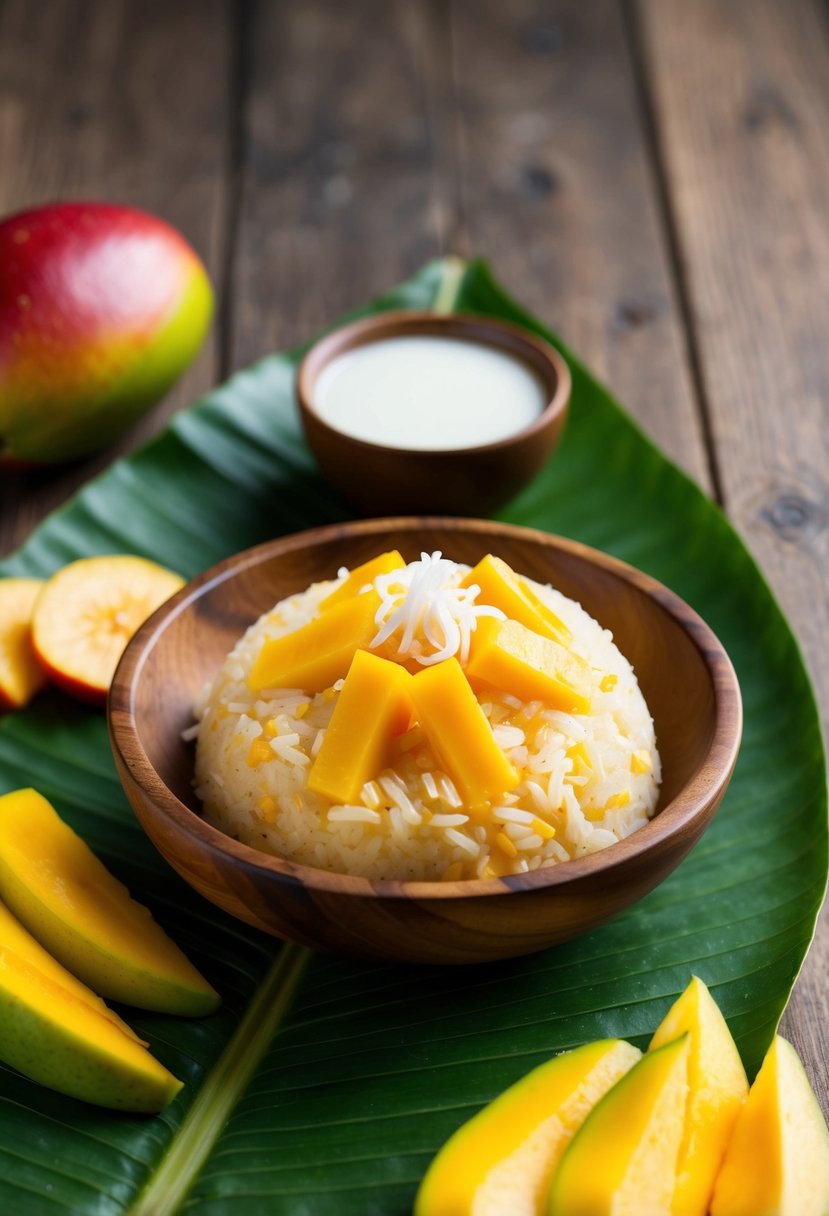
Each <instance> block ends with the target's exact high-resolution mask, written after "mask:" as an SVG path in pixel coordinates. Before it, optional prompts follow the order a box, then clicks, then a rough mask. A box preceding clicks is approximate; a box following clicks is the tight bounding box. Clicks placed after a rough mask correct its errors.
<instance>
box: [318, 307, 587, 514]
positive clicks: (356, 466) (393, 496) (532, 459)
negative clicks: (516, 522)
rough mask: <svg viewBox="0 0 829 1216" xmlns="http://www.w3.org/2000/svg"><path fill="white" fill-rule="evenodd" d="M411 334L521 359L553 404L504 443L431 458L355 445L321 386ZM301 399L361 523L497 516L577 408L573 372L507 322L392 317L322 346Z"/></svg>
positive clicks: (324, 457)
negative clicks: (340, 359) (333, 367)
mask: <svg viewBox="0 0 829 1216" xmlns="http://www.w3.org/2000/svg"><path fill="white" fill-rule="evenodd" d="M413 334H419V335H429V336H432V337H434V336H437V337H444V338H463V339H465V340H466V341H471V342H479V343H481V344H482V345H483V346H488V347H496V348H497V349H499V350H503V351H506V352H507V353H508V354H510V355H514V356H516V357H517V358H519V359H520V360H521V361H522V362H523V363H526V364H528V365H529V366H530V367H531V368H532V369H533V370H534V371H535V372H537V373H538V375H539V376H540V377H541V381H542V383H543V384H544V387H545V390H546V393H547V402H548V403H547V406H546V407H545V409H544V411H543V412H542V413H541V414H540V415H539V416H538V418H537V419H536V420H535V422H533V423H532V424H531V425H530V426H528V427H525V428H524V429H523V430H521V431H517V432H516V433H515V434H514V435H509V436H508V437H507V438H506V439H501V440H499V441H498V442H496V443H487V444H484V445H482V446H480V447H468V448H456V449H446V450H439V449H430V450H427V451H421V450H413V449H409V448H394V447H387V446H386V445H384V444H381V443H368V442H366V441H365V440H362V439H355V438H353V437H352V436H351V435H345V434H343V432H342V431H338V430H336V428H334V427H332V426H330V425H329V423H327V422H325V421H324V420H323V419H322V418H321V417H320V415H319V414H318V413H317V411H316V408H315V406H314V385H315V384H316V381H317V377H318V376H319V375H320V373H321V372H322V370H323V368H324V367H325V366H326V365H327V364H329V363H330V362H331V361H332V360H333V359H335V358H337V356H339V355H342V354H344V353H345V352H346V351H348V350H353V349H355V348H356V347H358V346H365V345H367V344H368V343H370V342H377V341H380V340H381V339H383V338H399V337H405V336H411V335H413ZM297 397H298V400H299V409H300V414H301V417H302V424H303V426H304V428H305V434H306V436H307V439H308V443H309V444H310V446H311V449H312V451H313V452H314V455H315V456H316V458H317V460H318V461H319V463H320V467H321V468H322V471H323V473H324V474H325V476H326V477H327V478H328V480H329V481H330V482H331V484H332V485H333V486H334V487H335V489H336V490H337V491H338V492H339V493H340V494H341V495H342V497H343V498H344V499H345V500H346V501H347V502H349V503H350V504H351V505H352V506H353V507H354V508H356V510H357V511H359V512H360V513H361V514H362V515H408V514H422V513H424V512H428V513H429V514H430V515H444V514H446V515H489V514H492V513H493V512H494V511H496V510H498V508H499V507H502V506H503V505H504V503H506V502H509V500H510V499H511V498H513V497H514V496H515V495H516V494H517V493H518V491H519V490H520V489H522V488H523V486H524V485H525V484H526V483H527V482H528V481H529V480H530V478H531V477H533V476H534V475H535V474H536V473H537V472H538V470H539V469H540V468H541V466H542V465H543V464H544V462H545V461H546V459H547V457H548V456H549V455H550V454H551V452H552V451H553V449H554V448H555V446H556V444H557V443H558V440H559V436H560V435H561V431H562V428H563V427H564V420H565V418H566V416H567V407H568V405H569V402H570V371H569V369H568V367H567V364H566V363H565V362H564V360H563V359H562V357H561V355H559V353H558V351H556V350H554V348H553V347H552V346H550V344H549V343H548V342H543V341H542V340H541V339H540V338H536V337H535V336H534V335H533V334H530V333H527V332H526V331H525V330H523V329H519V328H518V327H517V326H515V325H508V324H507V323H506V322H504V321H494V320H492V319H491V318H488V317H474V316H461V315H454V316H438V315H436V314H435V313H429V312H386V313H382V314H381V315H379V316H374V317H366V318H364V319H363V320H361V321H355V322H354V323H353V324H352V325H346V326H344V327H343V328H342V329H337V330H335V331H334V332H333V333H330V334H328V335H327V336H326V337H324V338H321V339H320V341H319V342H316V343H315V344H314V345H313V346H312V347H311V349H310V350H309V351H308V353H307V354H306V356H305V358H304V359H303V360H302V363H301V364H300V365H299V371H298V373H297Z"/></svg>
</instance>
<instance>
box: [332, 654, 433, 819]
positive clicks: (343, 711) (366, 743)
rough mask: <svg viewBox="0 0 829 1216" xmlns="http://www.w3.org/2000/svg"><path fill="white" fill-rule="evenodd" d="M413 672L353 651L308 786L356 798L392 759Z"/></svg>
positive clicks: (338, 797)
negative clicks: (410, 672)
mask: <svg viewBox="0 0 829 1216" xmlns="http://www.w3.org/2000/svg"><path fill="white" fill-rule="evenodd" d="M412 678H413V677H412V676H411V675H409V673H408V671H406V669H405V667H400V666H399V665H398V664H397V663H391V662H389V660H388V659H381V658H380V657H379V656H378V655H374V654H370V653H369V652H368V651H367V650H358V651H357V653H356V654H355V655H354V658H353V660H352V663H351V667H350V668H349V669H348V675H347V676H346V678H345V683H344V684H343V687H342V691H341V692H340V695H339V697H338V699H337V704H336V706H335V708H334V713H333V715H332V717H331V721H330V722H329V724H328V726H327V728H326V731H325V737H324V739H323V743H322V747H321V748H320V750H319V752H318V753H317V757H316V759H315V760H314V763H313V764H312V766H311V771H310V772H309V774H308V789H309V790H311V791H313V793H315V794H322V795H323V796H324V797H326V798H330V799H331V801H332V802H342V803H354V802H356V801H357V799H358V798H359V795H360V790H361V789H362V788H363V786H364V785H365V783H366V782H367V781H370V780H371V778H372V777H376V776H377V775H378V773H380V772H381V771H382V770H383V769H384V768H385V767H386V766H387V765H388V764H389V763H390V762H391V760H392V754H391V752H392V746H393V743H394V740H395V738H396V737H397V736H398V735H402V734H403V732H404V731H405V730H406V729H407V727H408V725H409V721H410V719H411V716H412V701H411V697H410V695H409V687H410V685H411V682H412Z"/></svg>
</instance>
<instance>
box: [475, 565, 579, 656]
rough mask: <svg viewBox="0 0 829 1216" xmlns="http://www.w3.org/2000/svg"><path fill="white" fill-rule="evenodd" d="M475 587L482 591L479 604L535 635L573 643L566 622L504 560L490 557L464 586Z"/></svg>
mask: <svg viewBox="0 0 829 1216" xmlns="http://www.w3.org/2000/svg"><path fill="white" fill-rule="evenodd" d="M473 583H474V584H477V586H478V587H480V594H479V596H478V599H477V602H478V603H479V604H489V605H490V607H492V608H500V609H501V611H502V612H503V613H504V615H505V616H506V618H507V619H508V620H510V621H518V622H519V623H520V624H521V625H526V627H527V629H532V631H533V633H540V634H541V636H542V637H545V638H552V639H553V641H556V642H561V643H562V644H563V645H565V646H566V645H567V643H568V642H570V641H571V640H572V636H573V635H572V634H571V632H570V630H569V629H568V627H567V626H566V625H565V624H564V621H562V620H561V618H560V617H559V616H558V615H557V614H556V613H555V612H553V610H552V608H550V607H549V605H548V604H546V603H545V602H544V600H542V599H541V597H540V596H539V595H538V594H537V593H536V592H535V591H534V590H533V588H532V586H531V584H530V583H529V582H528V581H527V580H526V579H523V578H521V577H519V575H517V574H516V573H515V571H514V570H513V569H512V567H511V566H509V565H507V563H506V562H505V561H504V560H503V558H500V557H495V556H494V555H493V554H492V553H488V554H487V555H486V557H484V558H482V559H481V561H479V562H478V564H477V566H474V567H473V568H472V570H470V571H469V573H468V574H467V575H466V576H465V578H464V579H463V581H462V583H461V586H462V587H471V586H472V585H473Z"/></svg>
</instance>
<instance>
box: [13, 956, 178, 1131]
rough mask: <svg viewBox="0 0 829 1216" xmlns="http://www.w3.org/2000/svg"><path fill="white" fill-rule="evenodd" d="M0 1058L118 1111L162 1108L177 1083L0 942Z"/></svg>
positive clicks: (104, 1020)
mask: <svg viewBox="0 0 829 1216" xmlns="http://www.w3.org/2000/svg"><path fill="white" fill-rule="evenodd" d="M0 1058H2V1059H3V1060H4V1061H5V1062H6V1063H7V1064H10V1065H11V1066H12V1067H13V1068H16V1069H18V1071H19V1072H22V1073H24V1075H25V1076H27V1077H30V1078H31V1079H32V1080H33V1081H38V1082H39V1083H40V1084H41V1085H47V1086H49V1088H50V1089H56V1090H58V1091H59V1092H60V1093H64V1094H69V1095H70V1096H71V1097H74V1098H81V1099H83V1100H84V1101H86V1102H94V1103H96V1104H97V1105H99V1106H108V1107H112V1108H113V1109H115V1110H129V1111H140V1112H145V1113H147V1114H151V1113H155V1112H157V1111H160V1110H163V1109H164V1107H165V1106H167V1104H168V1103H169V1102H171V1101H172V1099H173V1098H174V1097H175V1096H176V1094H177V1093H178V1091H179V1090H180V1089H181V1085H182V1083H181V1081H178V1080H177V1079H176V1078H175V1077H174V1076H173V1074H172V1073H171V1072H168V1070H167V1069H166V1068H165V1067H164V1066H163V1065H162V1064H160V1063H159V1062H158V1060H155V1059H154V1058H153V1057H152V1056H151V1055H150V1053H149V1052H148V1051H147V1050H146V1048H144V1047H143V1046H142V1045H141V1044H140V1043H139V1042H137V1041H136V1039H135V1038H133V1037H131V1036H130V1035H127V1034H124V1032H123V1031H122V1030H121V1029H120V1027H119V1026H117V1025H116V1024H115V1022H113V1021H112V1020H111V1019H110V1018H109V1017H106V1016H102V1014H101V1013H99V1012H98V1011H97V1010H95V1009H94V1008H92V1006H91V1005H90V1004H89V1003H88V1002H87V1001H86V1000H82V999H80V998H78V997H77V996H76V995H75V994H74V993H73V992H70V991H69V990H68V989H66V988H63V987H62V986H61V985H60V984H59V983H56V982H55V981H54V980H53V979H52V978H50V977H48V976H46V975H45V974H44V973H43V972H42V971H39V970H38V969H37V968H36V967H33V966H32V965H31V964H30V963H29V962H27V961H26V960H25V959H23V958H21V957H20V956H19V955H18V954H16V953H15V952H14V951H13V950H10V949H8V948H7V947H5V946H0Z"/></svg>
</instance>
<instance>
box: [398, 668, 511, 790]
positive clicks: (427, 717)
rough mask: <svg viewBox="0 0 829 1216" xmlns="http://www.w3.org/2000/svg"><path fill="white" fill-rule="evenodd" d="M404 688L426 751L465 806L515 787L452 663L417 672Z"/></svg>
mask: <svg viewBox="0 0 829 1216" xmlns="http://www.w3.org/2000/svg"><path fill="white" fill-rule="evenodd" d="M410 689H411V697H412V701H413V702H414V707H415V713H416V715H417V718H418V721H419V722H420V725H421V726H422V727H423V730H424V731H425V733H426V736H427V738H428V740H429V743H430V745H431V747H432V750H433V751H434V752H435V755H436V756H437V757H438V760H439V762H440V764H441V765H442V766H443V767H444V768H445V769H446V771H447V772H448V774H449V776H450V777H451V778H452V780H453V781H454V783H455V785H456V786H457V787H458V790H459V791H460V793H461V795H462V796H463V798H464V799H465V801H466V802H467V804H468V805H469V806H471V807H475V806H480V805H481V804H482V803H485V802H491V801H493V799H495V798H498V797H499V796H500V795H501V794H504V793H506V792H507V791H508V790H512V789H515V787H516V785H517V784H518V781H519V776H518V773H517V772H516V771H515V769H514V768H513V766H512V765H511V764H510V762H509V760H507V758H506V756H505V755H504V753H503V752H502V751H501V748H500V747H499V746H498V744H497V743H496V742H495V736H494V735H493V733H492V727H491V726H490V725H489V722H488V721H487V718H486V714H485V713H484V711H483V710H482V709H481V707H480V705H479V704H478V702H477V700H476V698H475V694H474V692H473V691H472V689H471V688H470V686H469V681H468V680H467V678H466V676H465V675H464V674H463V669H462V667H461V665H460V663H459V662H458V660H457V659H446V660H444V662H443V663H436V664H435V666H434V667H427V668H426V669H425V670H424V671H421V672H419V673H418V675H416V676H414V677H413V679H412V683H411V685H410Z"/></svg>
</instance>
